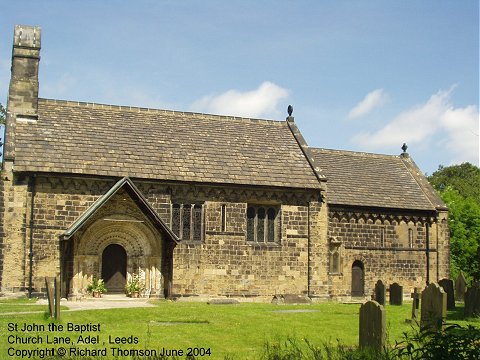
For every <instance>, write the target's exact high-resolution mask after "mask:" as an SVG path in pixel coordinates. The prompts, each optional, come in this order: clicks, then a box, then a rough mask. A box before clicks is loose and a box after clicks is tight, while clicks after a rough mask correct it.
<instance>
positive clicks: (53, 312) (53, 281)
mask: <svg viewBox="0 0 480 360" xmlns="http://www.w3.org/2000/svg"><path fill="white" fill-rule="evenodd" d="M45 286H46V288H47V298H48V312H49V314H50V317H55V319H57V320H58V319H60V280H59V279H58V278H52V277H46V278H45Z"/></svg>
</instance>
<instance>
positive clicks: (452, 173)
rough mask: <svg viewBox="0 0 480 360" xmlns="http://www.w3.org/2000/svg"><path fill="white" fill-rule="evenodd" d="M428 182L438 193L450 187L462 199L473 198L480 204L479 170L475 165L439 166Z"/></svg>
mask: <svg viewBox="0 0 480 360" xmlns="http://www.w3.org/2000/svg"><path fill="white" fill-rule="evenodd" d="M428 181H430V183H431V184H432V185H433V187H434V188H435V189H437V190H438V191H440V192H442V190H444V189H445V188H446V187H447V186H451V187H452V188H453V189H455V190H457V191H458V192H459V193H460V195H462V196H463V197H464V198H467V197H473V198H474V199H475V200H476V201H477V202H478V204H480V168H478V167H476V166H475V165H472V164H470V163H468V162H467V163H463V164H460V165H453V166H447V167H443V166H442V165H440V166H439V167H438V170H437V171H435V172H434V173H433V174H432V175H431V176H429V177H428Z"/></svg>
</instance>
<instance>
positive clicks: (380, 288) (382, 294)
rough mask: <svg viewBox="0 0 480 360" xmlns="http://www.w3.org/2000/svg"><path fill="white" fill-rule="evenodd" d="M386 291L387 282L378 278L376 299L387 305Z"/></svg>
mask: <svg viewBox="0 0 480 360" xmlns="http://www.w3.org/2000/svg"><path fill="white" fill-rule="evenodd" d="M386 291H387V289H386V288H385V284H384V283H383V282H382V280H378V281H377V283H376V284H375V301H376V302H378V303H379V304H380V305H385V299H386V297H387V296H386Z"/></svg>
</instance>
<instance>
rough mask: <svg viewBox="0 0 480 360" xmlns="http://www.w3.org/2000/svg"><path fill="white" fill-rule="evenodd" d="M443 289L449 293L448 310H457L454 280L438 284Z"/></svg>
mask: <svg viewBox="0 0 480 360" xmlns="http://www.w3.org/2000/svg"><path fill="white" fill-rule="evenodd" d="M438 285H440V286H441V287H442V288H443V291H445V292H446V293H447V310H454V309H455V294H454V290H453V280H450V279H442V280H440V281H439V282H438Z"/></svg>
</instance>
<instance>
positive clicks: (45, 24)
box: [0, 0, 479, 174]
mask: <svg viewBox="0 0 480 360" xmlns="http://www.w3.org/2000/svg"><path fill="white" fill-rule="evenodd" d="M478 6H479V5H478V1H477V0H475V1H473V0H464V1H460V2H459V1H453V0H452V1H442V0H440V1H439V0H435V1H433V0H424V1H409V0H407V1H393V0H392V1H388V0H382V1H248V0H247V1H245V0H244V1H208V0H204V1H160V0H158V1H145V0H139V1H135V2H134V1H120V0H118V1H113V0H111V1H102V2H100V1H89V0H83V1H59V0H57V1H54V0H46V1H28V0H24V1H8V2H7V3H6V4H5V3H4V4H2V14H3V15H1V17H0V18H1V21H0V36H1V41H0V102H1V103H3V104H5V103H6V99H7V93H8V83H9V79H10V61H11V46H12V37H13V27H14V25H15V24H27V25H38V26H40V27H41V28H42V50H41V63H40V96H41V97H44V98H55V99H65V100H75V101H88V102H97V103H109V104H119V105H133V106H142V107H152V108H163V109H173V110H180V111H198V112H209V113H218V114H224V115H239V116H248V117H260V118H269V119H277V120H283V119H285V116H286V115H287V113H286V109H287V106H288V104H292V105H293V106H294V114H293V115H294V116H295V121H296V123H297V124H298V126H299V127H300V129H301V130H302V132H303V135H304V137H305V138H306V140H307V142H308V143H309V145H310V146H313V147H325V148H333V149H344V150H354V151H365V152H377V153H385V154H399V153H400V152H401V149H400V147H401V146H402V144H403V143H404V142H406V143H407V144H408V145H409V148H408V152H409V153H410V155H411V156H412V157H413V158H414V160H415V161H416V163H417V164H418V165H419V167H420V168H421V170H422V171H423V172H426V173H429V174H431V173H432V172H433V171H435V170H436V169H437V168H438V165H440V164H443V165H451V164H455V163H461V162H465V161H469V162H472V163H475V164H476V165H478V158H479V154H478V152H479V147H478V142H479V117H478V108H479V20H478V18H479V9H478ZM125 126H128V124H125ZM320 166H321V164H320Z"/></svg>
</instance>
